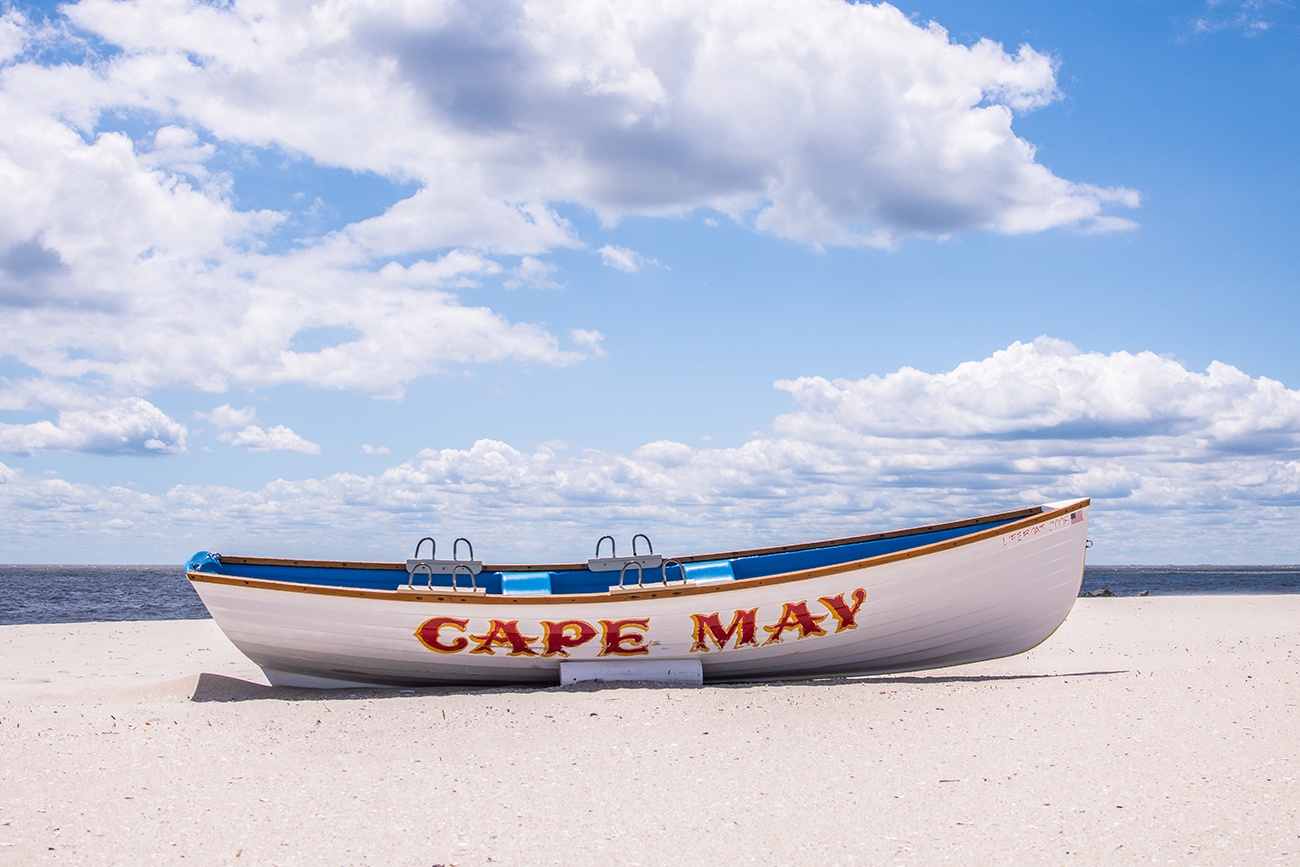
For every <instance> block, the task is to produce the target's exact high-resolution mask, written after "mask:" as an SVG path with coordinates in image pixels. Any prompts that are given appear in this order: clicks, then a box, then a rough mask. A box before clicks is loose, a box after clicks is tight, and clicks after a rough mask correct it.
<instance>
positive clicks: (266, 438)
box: [219, 424, 320, 455]
mask: <svg viewBox="0 0 1300 867" xmlns="http://www.w3.org/2000/svg"><path fill="white" fill-rule="evenodd" d="M219 438H220V439H222V440H224V441H225V442H228V443H230V444H231V445H233V446H241V447H243V448H246V449H248V450H249V451H250V452H296V453H297V454H300V455H318V454H320V446H319V445H317V444H316V443H314V442H311V441H310V440H307V439H304V438H303V437H301V436H299V435H298V434H296V433H294V432H293V431H292V430H290V429H289V428H287V427H285V426H284V425H282V424H278V425H276V426H275V427H273V428H270V429H264V428H261V427H258V426H257V425H255V424H250V425H248V426H247V427H245V428H243V429H241V430H238V431H231V432H228V433H225V434H222V435H221V436H220V437H219Z"/></svg>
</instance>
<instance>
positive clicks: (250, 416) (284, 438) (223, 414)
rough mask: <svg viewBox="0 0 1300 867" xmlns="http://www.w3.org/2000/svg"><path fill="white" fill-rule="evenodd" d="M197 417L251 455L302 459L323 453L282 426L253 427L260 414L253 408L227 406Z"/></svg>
mask: <svg viewBox="0 0 1300 867" xmlns="http://www.w3.org/2000/svg"><path fill="white" fill-rule="evenodd" d="M198 416H199V417H200V418H202V419H204V420H206V421H210V422H212V423H213V424H214V425H216V426H217V427H219V428H221V429H222V430H221V433H219V434H217V439H219V440H221V441H222V442H226V443H230V444H231V445H232V446H239V447H241V448H246V449H248V450H249V451H252V452H295V453H297V454H300V455H318V454H320V452H321V447H320V446H319V445H317V444H316V443H314V442H311V441H310V440H308V439H305V438H303V437H301V436H299V435H298V434H296V433H294V432H293V431H292V430H291V429H289V428H288V427H285V426H284V425H282V424H278V425H276V426H275V427H273V428H270V429H269V430H268V429H266V428H263V427H260V426H259V425H256V424H253V422H254V421H256V420H257V411H256V410H255V409H253V408H252V407H244V408H243V409H235V408H234V407H232V406H231V405H230V404H228V403H227V404H222V405H221V406H219V407H217V408H216V409H214V410H212V412H208V413H198Z"/></svg>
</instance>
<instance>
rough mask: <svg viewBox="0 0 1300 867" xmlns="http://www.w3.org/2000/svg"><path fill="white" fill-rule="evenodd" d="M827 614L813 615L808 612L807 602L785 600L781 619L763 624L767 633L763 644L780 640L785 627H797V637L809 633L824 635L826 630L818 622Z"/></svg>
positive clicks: (802, 636)
mask: <svg viewBox="0 0 1300 867" xmlns="http://www.w3.org/2000/svg"><path fill="white" fill-rule="evenodd" d="M827 616H828V615H826V614H823V615H821V616H820V617H813V616H812V615H811V614H809V613H808V603H807V602H787V603H785V605H784V606H782V608H781V619H780V620H778V621H777V622H776V625H775V626H764V627H763V628H764V629H765V630H767V632H768V633H770V634H769V635H768V638H767V641H764V642H763V643H764V644H775V643H777V642H779V641H780V640H781V633H783V632H785V631H786V630H787V629H798V630H799V635H798V638H807V637H808V636H810V635H825V634H826V630H825V629H822V628H821V626H820V624H821V622H822V621H823V620H825V619H826V618H827Z"/></svg>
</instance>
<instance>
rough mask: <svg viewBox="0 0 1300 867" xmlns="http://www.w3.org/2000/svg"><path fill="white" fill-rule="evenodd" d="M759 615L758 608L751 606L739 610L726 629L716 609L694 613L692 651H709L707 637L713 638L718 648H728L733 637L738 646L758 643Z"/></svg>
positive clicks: (692, 617)
mask: <svg viewBox="0 0 1300 867" xmlns="http://www.w3.org/2000/svg"><path fill="white" fill-rule="evenodd" d="M757 616H758V609H757V608H750V609H749V610H748V611H737V612H736V613H735V614H734V615H732V618H731V625H730V626H728V627H727V628H726V629H723V628H722V619H721V618H720V617H718V613H717V612H716V611H715V612H714V613H712V614H692V615H691V619H692V620H694V621H695V643H694V644H693V645H691V653H697V652H703V653H708V652H709V644H708V641H707V639H710V638H711V639H713V643H714V644H716V645H717V647H718V650H723V649H725V648H726V644H727V642H728V641H730V640H731V639H732V638H735V639H736V647H743V646H745V645H746V644H753V645H755V646H757V645H758V639H756V638H755V637H754V633H755V631H756V628H755V626H754V619H755V618H756V617H757Z"/></svg>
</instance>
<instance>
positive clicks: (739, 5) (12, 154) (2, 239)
mask: <svg viewBox="0 0 1300 867" xmlns="http://www.w3.org/2000/svg"><path fill="white" fill-rule="evenodd" d="M59 14H60V15H62V16H66V18H62V17H59V18H57V19H56V20H58V21H59V22H60V26H59V27H58V28H53V29H51V28H49V27H46V25H44V24H36V23H32V22H29V21H27V20H26V19H24V18H23V16H22V15H21V13H18V12H13V11H9V12H6V13H4V14H3V17H0V22H2V23H0V58H4V59H3V60H0V107H2V109H3V112H4V116H5V118H6V122H5V124H4V125H3V126H0V171H3V174H4V177H5V179H6V190H5V198H6V207H5V208H4V209H3V211H2V212H0V307H3V308H4V311H5V315H4V316H3V317H0V344H2V345H3V346H4V347H5V350H4V351H5V354H6V355H9V356H12V357H13V358H15V359H17V360H18V361H19V362H21V363H23V364H25V365H28V366H29V367H31V368H34V369H35V370H36V371H37V372H38V374H37V375H38V376H39V377H40V378H42V379H62V380H65V381H69V382H74V383H79V384H84V383H87V382H90V381H92V380H93V381H94V382H95V383H97V384H99V385H103V384H105V383H106V387H107V388H109V389H110V391H111V392H112V393H113V394H116V395H120V396H127V395H132V394H142V393H148V392H149V391H150V390H153V389H161V388H177V387H181V388H197V389H202V390H207V391H211V392H221V391H224V390H227V389H230V388H235V387H238V388H244V389H258V388H266V387H269V386H274V385H278V384H283V383H302V384H307V385H311V386H317V387H331V388H346V389H356V390H360V391H363V392H365V393H368V394H372V395H378V396H385V397H395V396H399V395H401V394H402V393H403V392H404V390H405V388H406V386H407V384H408V383H409V382H410V381H412V380H413V379H416V378H418V377H422V376H427V375H431V374H438V373H442V372H446V371H449V370H452V369H455V368H459V367H462V366H465V365H475V364H483V363H496V362H522V363H538V364H546V365H566V364H572V363H574V362H576V361H579V360H581V359H582V358H583V357H584V356H583V354H582V353H579V352H574V351H566V350H563V349H561V348H560V346H559V342H558V341H557V339H556V337H555V335H554V334H552V333H551V332H550V331H548V330H547V329H546V328H544V327H541V326H538V325H533V324H527V323H516V322H512V321H510V320H508V319H507V318H505V317H503V316H501V315H500V314H498V313H496V312H495V311H493V310H490V309H487V308H483V307H470V306H467V305H465V304H464V303H462V301H461V299H460V298H459V297H458V296H457V295H455V294H453V292H454V290H460V289H467V288H472V287H474V286H476V285H478V284H479V283H480V282H481V281H483V280H486V279H501V278H504V282H505V283H506V285H509V286H535V287H551V288H554V287H557V286H558V285H559V281H558V279H557V269H556V267H555V265H554V264H552V263H551V262H549V261H547V260H546V258H545V256H546V254H547V253H550V252H552V251H555V250H558V249H564V248H568V249H578V248H581V247H583V246H584V242H583V240H582V238H581V237H579V233H578V232H577V231H576V230H575V228H574V227H573V226H572V225H571V224H570V223H569V222H568V221H567V220H565V219H564V218H563V217H561V216H560V215H559V214H558V213H557V211H556V205H557V203H563V204H564V205H565V206H566V207H572V206H576V207H579V208H585V209H588V210H590V211H594V212H596V213H597V214H599V215H600V217H601V218H602V219H603V220H605V221H607V222H611V221H615V220H618V219H620V218H622V217H624V216H627V215H632V214H637V215H665V214H683V213H687V212H694V211H698V210H700V209H704V210H705V211H706V212H707V210H708V209H710V208H712V209H715V210H716V211H720V212H724V213H726V214H728V215H730V216H732V217H733V218H735V219H737V220H740V221H741V222H743V223H746V224H748V225H751V226H753V227H754V228H756V229H758V230H760V231H765V232H771V233H774V234H777V235H780V236H783V237H786V238H792V239H795V240H798V241H802V242H804V243H807V244H811V245H814V246H825V245H833V244H846V245H860V244H872V245H878V246H890V245H892V244H894V243H896V242H897V240H898V239H900V238H903V237H906V236H909V235H923V236H935V237H938V236H944V235H948V234H951V233H953V232H960V231H965V230H991V231H1000V232H1013V233H1014V232H1030V231H1039V230H1042V229H1046V228H1050V227H1053V226H1078V227H1083V228H1091V229H1093V230H1107V229H1114V228H1123V227H1125V226H1129V225H1131V224H1130V223H1128V222H1127V221H1126V220H1124V219H1123V218H1121V217H1117V216H1115V215H1113V214H1110V213H1108V210H1110V209H1112V207H1113V206H1118V207H1129V206H1132V205H1134V204H1136V202H1137V196H1136V194H1135V193H1133V192H1131V191H1128V190H1122V189H1110V188H1102V187H1096V186H1092V185H1089V184H1086V183H1078V182H1073V181H1068V180H1065V179H1062V178H1058V177H1056V176H1055V175H1053V174H1052V173H1051V172H1049V171H1048V170H1047V169H1046V168H1044V167H1043V166H1041V165H1040V164H1038V163H1037V162H1036V160H1035V154H1034V148H1033V146H1032V145H1030V144H1029V143H1027V142H1025V141H1023V140H1022V139H1020V138H1018V137H1017V136H1016V135H1015V134H1014V132H1013V131H1012V129H1011V123H1012V119H1013V117H1014V115H1015V113H1016V112H1023V111H1029V110H1033V109H1036V108H1039V107H1041V106H1043V105H1046V104H1048V103H1050V102H1051V101H1053V100H1055V99H1057V98H1058V90H1057V84H1056V76H1055V70H1054V61H1053V59H1052V58H1050V57H1048V56H1046V55H1044V54H1042V53H1040V52H1037V51H1035V50H1033V49H1032V48H1029V47H1020V48H1018V49H1017V50H1016V51H1015V52H1014V53H1009V52H1007V51H1005V50H1004V49H1003V48H1002V47H1000V46H998V45H995V44H993V43H990V42H987V41H981V42H977V43H975V44H973V45H961V44H956V43H954V42H952V41H951V40H950V38H949V36H948V34H947V33H946V32H945V31H943V30H942V28H940V27H938V26H936V25H927V26H921V25H918V24H917V23H914V22H912V21H910V20H909V19H907V18H906V17H905V16H904V15H902V13H900V12H899V11H898V10H896V9H894V8H893V7H890V6H887V5H880V6H871V5H867V4H847V3H842V2H839V0H804V2H801V3H797V4H790V3H785V2H780V0H723V2H717V3H709V4H698V3H694V2H687V0H669V2H665V3H661V4H653V5H649V6H637V7H626V8H624V7H614V8H611V7H609V6H608V5H607V4H604V3H602V2H598V0H581V2H573V0H529V2H524V0H517V2H509V3H505V4H493V5H491V6H486V7H485V6H483V5H482V4H477V3H466V2H449V3H447V4H442V5H439V6H438V7H436V9H425V8H424V7H419V6H418V4H417V5H416V6H411V5H407V6H398V7H378V6H375V5H374V4H371V3H367V2H362V0H339V2H334V3H330V4H325V5H316V6H304V5H302V4H294V3H281V2H265V3H253V2H248V0H237V2H232V3H228V4H219V5H212V4H206V3H197V2H188V0H124V2H108V0H82V2H80V3H70V4H64V5H62V6H60V7H59ZM31 40H36V41H39V42H40V43H41V44H42V45H44V46H47V47H50V48H51V56H56V55H60V53H61V52H62V54H63V55H66V57H67V58H68V59H67V62H59V63H57V64H54V63H47V62H45V61H43V60H41V59H40V58H39V57H33V58H28V57H27V56H26V55H24V54H23V53H22V51H23V48H22V46H23V45H24V44H26V43H27V42H28V41H31ZM59 40H62V42H60V41H59ZM88 46H96V47H94V48H93V49H89V48H88ZM452 49H454V50H452ZM41 56H42V57H43V56H44V55H41ZM78 56H82V57H85V58H86V59H85V60H83V61H78V60H77V59H76V58H77V57H78ZM124 118H129V122H127V121H126V120H124ZM250 149H263V150H265V151H267V152H270V153H274V154H279V155H281V156H282V158H283V159H284V160H285V162H286V163H287V164H290V165H292V166H299V167H311V166H319V167H334V168H342V169H348V170H352V171H354V172H357V173H362V174H365V175H368V176H372V177H379V178H386V179H390V180H392V181H394V182H397V183H400V184H405V185H408V189H409V188H410V186H413V187H414V188H415V192H414V193H411V194H409V195H407V197H406V198H404V199H400V200H399V201H395V202H393V203H392V204H391V206H390V207H388V208H387V209H386V210H384V211H383V212H382V213H381V214H379V215H377V216H374V217H371V218H368V219H361V220H357V221H355V222H352V223H350V224H347V225H343V226H341V227H336V228H335V229H334V230H332V231H324V230H323V229H322V230H318V231H316V232H314V233H312V232H307V233H306V234H305V235H303V236H302V237H294V235H293V233H294V232H298V231H306V230H305V228H304V227H305V226H308V225H315V221H314V219H307V218H308V217H310V216H311V214H312V213H315V210H314V209H316V208H317V205H318V203H317V202H316V201H315V198H314V197H308V198H307V199H306V200H304V202H303V203H302V204H301V208H302V211H301V212H300V213H299V212H294V211H293V210H291V209H290V208H289V206H287V205H286V206H283V207H285V208H286V210H283V211H278V210H270V209H265V208H263V209H258V208H250V207H245V206H241V205H240V204H238V202H237V200H236V198H235V196H234V195H233V192H232V191H233V190H234V189H236V188H238V187H239V182H240V180H241V178H240V176H239V173H240V172H241V170H242V169H241V166H243V165H244V157H245V156H246V155H247V154H248V153H249V152H250ZM252 186H255V183H254V184H252ZM394 195H395V196H396V194H394ZM597 252H598V253H599V254H600V255H601V256H602V258H603V259H604V260H605V261H606V262H607V264H609V265H610V266H611V267H617V268H623V269H625V270H628V269H632V270H634V269H636V268H639V267H642V266H644V264H646V261H645V260H644V259H642V258H641V257H640V256H639V255H638V254H636V253H635V252H633V251H631V250H627V249H625V248H619V247H615V246H614V245H606V246H604V247H602V248H601V249H600V250H598V251H597ZM502 257H510V258H511V259H514V260H515V261H517V263H518V264H517V265H516V266H515V267H514V268H512V269H510V272H509V274H506V267H505V266H504V265H503V264H502V263H501V261H499V260H500V259H501V258H502ZM314 330H315V331H316V332H317V333H319V330H332V331H333V333H346V334H349V335H352V338H351V339H348V340H345V341H341V342H338V343H336V344H333V345H328V346H323V347H319V348H313V349H311V350H309V351H302V350H301V349H300V348H299V347H298V346H297V344H295V342H294V341H295V337H296V336H298V335H300V334H302V333H304V332H312V331H314ZM578 330H579V331H589V330H590V329H583V328H579V329H578Z"/></svg>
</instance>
